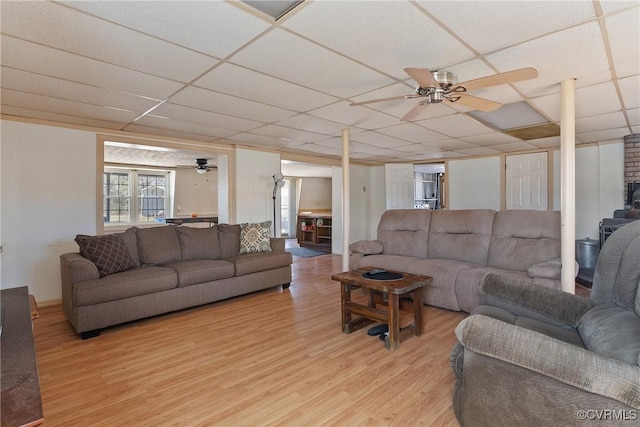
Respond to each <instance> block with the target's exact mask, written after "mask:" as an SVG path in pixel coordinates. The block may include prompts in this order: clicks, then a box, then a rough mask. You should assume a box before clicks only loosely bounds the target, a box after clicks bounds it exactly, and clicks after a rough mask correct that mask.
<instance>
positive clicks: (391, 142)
mask: <svg viewBox="0 0 640 427" xmlns="http://www.w3.org/2000/svg"><path fill="white" fill-rule="evenodd" d="M350 139H351V140H354V141H358V142H363V143H365V144H369V145H374V146H376V147H382V148H396V147H402V146H404V145H407V141H405V140H403V139H398V138H394V137H392V136H389V135H383V134H380V133H378V132H374V131H366V132H361V133H358V134H356V135H353V136H352V137H351V138H350Z"/></svg>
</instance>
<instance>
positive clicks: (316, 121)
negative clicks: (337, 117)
mask: <svg viewBox="0 0 640 427" xmlns="http://www.w3.org/2000/svg"><path fill="white" fill-rule="evenodd" d="M274 124H276V125H279V126H285V127H290V128H294V129H300V130H307V131H311V132H316V133H320V134H323V135H332V136H336V135H341V134H342V129H344V125H343V124H340V123H335V122H332V121H329V120H325V119H321V118H319V117H314V116H310V115H308V114H298V115H297V116H293V117H289V118H288V119H284V120H281V121H279V122H276V123H274ZM358 131H359V130H357V129H353V130H352V133H355V132H358Z"/></svg>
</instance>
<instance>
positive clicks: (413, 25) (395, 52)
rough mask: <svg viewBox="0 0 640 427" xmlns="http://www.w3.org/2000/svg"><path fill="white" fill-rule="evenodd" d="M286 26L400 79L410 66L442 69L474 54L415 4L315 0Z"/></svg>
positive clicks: (285, 24) (285, 25) (288, 21)
mask: <svg viewBox="0 0 640 427" xmlns="http://www.w3.org/2000/svg"><path fill="white" fill-rule="evenodd" d="M398 23H402V24H401V25H398ZM283 26H284V27H286V28H289V29H291V30H293V31H295V32H296V33H298V34H301V35H303V36H305V37H308V38H310V39H312V40H315V41H316V42H318V43H320V44H322V45H325V46H328V47H330V48H331V49H334V50H336V51H338V52H341V53H343V54H345V55H347V56H349V57H352V58H354V59H356V60H357V61H360V62H363V63H366V64H369V65H371V66H372V67H373V68H375V69H377V70H380V71H382V72H384V73H386V74H388V75H391V76H393V77H395V78H399V79H402V78H405V77H406V75H405V74H404V71H403V69H404V68H405V67H427V68H433V69H437V68H439V67H443V66H446V65H448V64H451V63H456V62H461V61H463V60H466V59H468V58H470V57H472V56H473V53H472V52H471V51H469V50H468V49H467V48H466V47H465V46H464V45H463V44H461V43H460V42H459V41H457V40H456V39H455V38H453V37H452V36H451V35H450V34H449V33H447V32H446V31H445V30H443V29H442V28H441V27H440V26H438V25H437V24H436V23H435V22H433V21H432V20H430V19H429V18H428V17H427V16H426V15H425V14H423V13H421V12H420V11H419V10H418V9H416V8H415V7H414V6H413V5H412V4H410V3H409V2H399V1H378V2H370V1H369V2H362V1H350V2H337V1H320V2H312V3H311V4H310V5H309V6H307V7H306V8H304V9H303V10H301V11H300V12H298V13H296V14H295V16H293V17H292V18H291V19H289V20H287V21H286V22H285V23H284V24H283ZM345 40H349V42H348V43H345ZM417 40H425V41H429V40H437V43H429V42H422V43H420V42H418V43H416V41H417ZM380 52H384V55H381V54H380Z"/></svg>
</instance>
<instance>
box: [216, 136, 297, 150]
mask: <svg viewBox="0 0 640 427" xmlns="http://www.w3.org/2000/svg"><path fill="white" fill-rule="evenodd" d="M228 139H229V140H231V141H241V142H243V143H246V144H256V145H257V146H260V145H262V146H268V147H270V148H288V147H301V146H303V145H305V143H304V142H300V141H294V140H288V139H282V138H279V137H276V136H270V135H258V134H254V133H239V134H237V135H234V136H232V137H230V138H228Z"/></svg>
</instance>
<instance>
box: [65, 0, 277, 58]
mask: <svg viewBox="0 0 640 427" xmlns="http://www.w3.org/2000/svg"><path fill="white" fill-rule="evenodd" d="M67 5H69V6H70V7H74V8H77V9H81V10H84V11H85V12H88V13H91V14H93V15H96V16H100V17H102V18H105V19H108V20H110V21H113V22H116V23H119V24H121V25H124V26H127V27H129V28H135V29H137V30H140V31H142V32H144V33H147V34H150V35H154V36H157V37H159V38H162V39H165V40H169V41H172V42H174V43H176V44H179V45H182V46H186V47H188V48H191V49H194V50H197V51H200V52H203V53H206V54H209V55H213V56H216V57H218V58H223V57H225V56H227V55H229V54H231V53H232V52H233V51H235V50H236V49H239V48H240V47H241V46H242V45H243V44H245V43H247V42H248V41H250V40H251V39H252V38H253V37H255V36H257V35H258V34H260V33H261V32H262V31H264V30H266V29H267V28H268V27H269V24H268V23H267V22H265V21H263V20H261V19H259V18H257V17H255V16H253V15H251V14H249V13H246V12H244V11H242V10H240V9H239V8H236V7H234V6H232V5H231V4H229V3H226V2H222V1H209V2H204V1H150V2H142V1H140V2H138V1H130V2H120V3H118V7H114V6H113V4H111V3H110V2H100V1H84V2H73V3H67Z"/></svg>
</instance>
